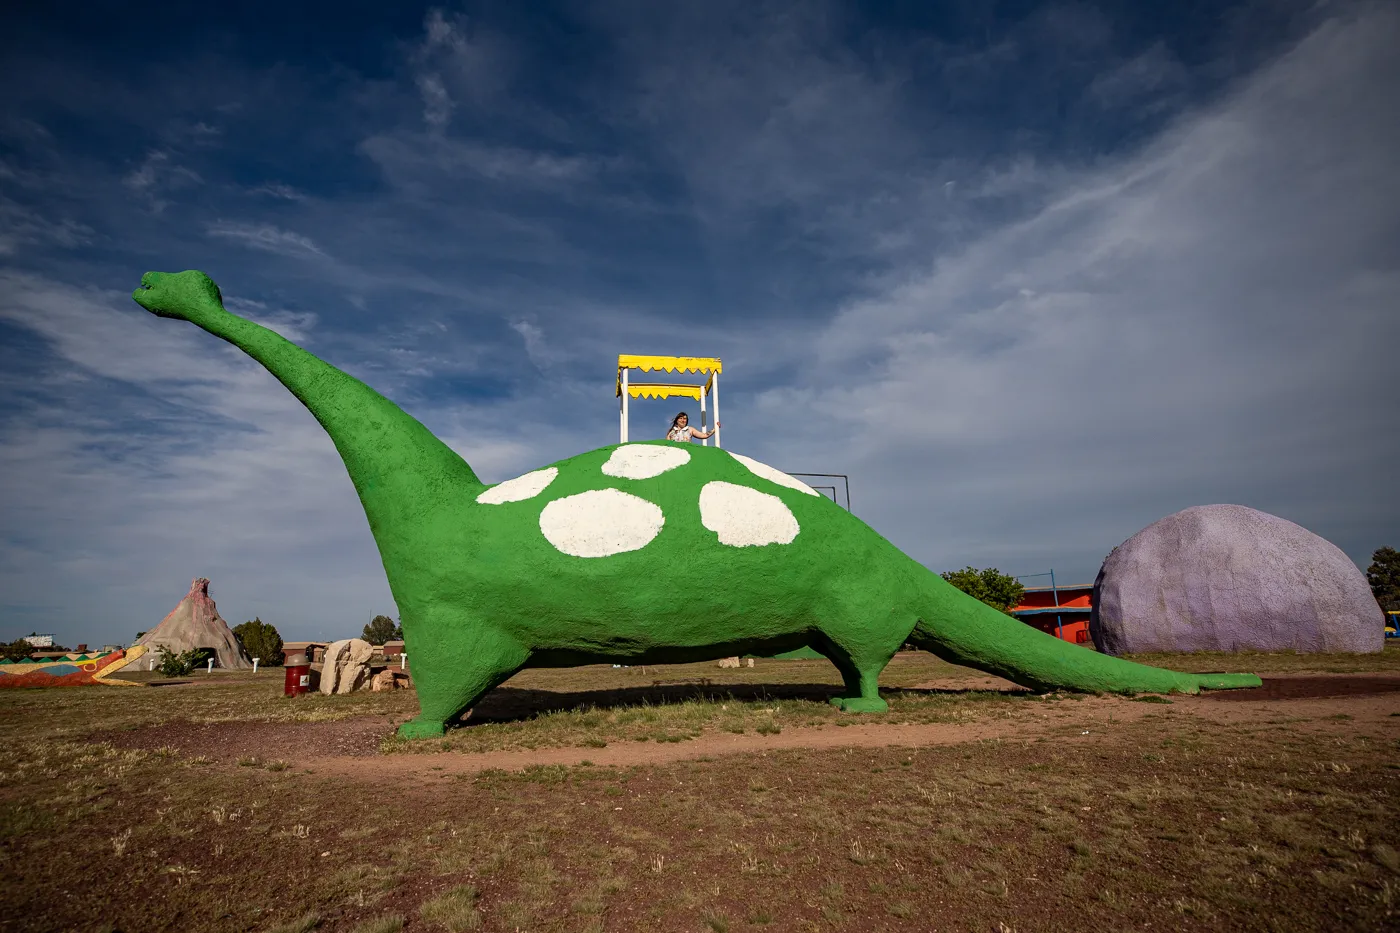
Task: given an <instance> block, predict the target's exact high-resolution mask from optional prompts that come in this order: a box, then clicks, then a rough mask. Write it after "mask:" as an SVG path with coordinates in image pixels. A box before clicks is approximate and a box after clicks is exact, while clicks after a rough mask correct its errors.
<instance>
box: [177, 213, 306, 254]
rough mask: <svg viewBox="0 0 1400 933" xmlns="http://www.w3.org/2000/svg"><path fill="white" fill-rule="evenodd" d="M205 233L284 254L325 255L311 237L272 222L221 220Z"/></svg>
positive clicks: (254, 247)
mask: <svg viewBox="0 0 1400 933" xmlns="http://www.w3.org/2000/svg"><path fill="white" fill-rule="evenodd" d="M204 232H205V233H207V234H208V235H209V236H213V237H222V238H224V239H228V240H235V241H237V242H239V243H242V244H243V245H244V246H248V247H251V248H252V249H260V250H264V251H266V252H269V253H278V254H280V255H282V256H291V257H294V258H295V257H301V258H305V257H306V256H309V255H315V256H323V255H325V254H324V253H323V252H322V251H321V248H320V247H318V246H317V245H316V244H315V243H314V242H313V241H312V240H311V238H310V237H306V236H302V235H301V234H300V233H295V232H293V231H291V230H283V229H281V228H279V227H275V226H273V225H272V224H256V223H239V222H237V221H230V220H219V221H215V222H214V223H212V224H210V225H209V226H208V227H206V228H205V231H204Z"/></svg>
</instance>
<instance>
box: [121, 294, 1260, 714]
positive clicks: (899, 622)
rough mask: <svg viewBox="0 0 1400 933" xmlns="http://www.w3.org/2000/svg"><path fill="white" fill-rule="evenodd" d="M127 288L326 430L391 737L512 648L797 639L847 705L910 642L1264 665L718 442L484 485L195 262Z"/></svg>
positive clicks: (492, 678) (515, 664)
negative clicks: (277, 386)
mask: <svg viewBox="0 0 1400 933" xmlns="http://www.w3.org/2000/svg"><path fill="white" fill-rule="evenodd" d="M132 297H133V298H135V299H136V301H137V303H139V304H140V305H141V306H142V307H144V308H146V309H147V310H149V311H151V312H152V313H154V314H156V315H159V316H161V317H171V318H178V319H180V320H184V321H189V322H190V323H192V324H195V325H197V326H199V327H201V328H203V329H204V330H207V331H208V332H209V333H211V334H213V335H214V336H216V337H220V338H222V339H224V340H227V341H228V342H229V343H232V344H233V345H234V346H236V347H238V348H239V349H241V350H243V351H244V352H245V353H247V354H248V355H249V356H251V357H253V359H255V360H257V361H258V362H259V363H261V364H262V365H263V366H265V367H267V369H268V370H269V371H270V372H271V373H272V374H273V375H274V376H276V377H277V378H278V379H279V380H281V382H282V384H283V385H285V386H286V387H287V388H288V389H290V390H291V391H292V394H293V395H295V396H296V397H297V398H298V399H300V400H301V402H302V404H304V405H305V406H306V407H307V408H308V409H310V410H311V413H312V414H313V415H314V416H315V417H316V420H317V421H319V422H320V423H321V426H322V427H324V428H325V429H326V432H327V433H328V434H330V436H331V440H332V441H334V443H335V446H336V449H337V450H338V451H339V452H340V456H341V459H342V460H344V462H345V468H346V470H347V471H348V472H349V474H350V479H351V482H353V483H354V484H355V490H356V492H358V493H359V495H360V502H361V503H363V505H364V509H365V514H366V516H367V517H368V518H369V525H370V529H371V531H373V533H374V538H375V541H376V542H377V543H378V545H379V554H380V557H381V559H382V560H383V561H384V571H385V573H386V574H387V575H388V578H389V586H390V588H391V589H392V591H393V594H394V599H395V600H396V601H397V602H398V606H399V611H400V612H401V613H402V620H403V629H404V637H405V639H406V641H407V649H408V652H409V655H410V657H412V659H413V676H414V681H415V682H416V684H417V688H418V697H419V715H418V717H417V718H415V719H413V720H411V721H409V722H407V723H404V724H403V725H402V726H401V727H400V729H399V734H400V735H402V736H406V737H419V736H429V735H439V734H441V733H442V731H443V727H444V724H445V723H448V722H450V721H452V720H453V719H454V718H456V717H458V716H459V715H460V714H461V713H463V712H464V711H465V710H467V709H468V708H469V707H471V706H472V704H474V703H476V702H477V700H479V699H480V698H481V697H482V695H483V694H485V693H486V692H487V691H489V690H490V689H491V688H493V687H495V686H496V685H498V684H500V683H502V682H503V681H505V680H506V679H507V678H509V677H510V676H511V675H512V674H514V673H515V672H516V671H519V670H520V669H521V668H524V667H569V666H574V665H581V664H594V663H599V662H612V663H630V664H670V663H679V662H685V661H700V660H707V659H713V658H720V657H726V656H731V655H736V654H760V655H772V654H777V653H779V652H783V651H790V650H793V649H797V648H800V647H802V646H804V645H805V646H810V647H812V648H814V649H815V650H817V651H819V652H821V653H822V654H823V655H825V656H826V657H827V658H829V659H830V660H831V661H832V663H833V664H835V665H836V667H837V668H838V669H839V670H840V672H841V676H842V678H843V680H844V681H845V690H844V692H843V694H842V696H840V697H838V698H835V699H833V700H832V702H833V703H835V704H837V705H838V706H840V708H841V709H843V710H850V711H857V712H883V711H884V710H885V709H886V704H885V701H884V700H883V699H881V698H880V694H879V690H878V678H879V675H880V671H881V670H883V669H884V667H885V665H886V664H888V663H889V660H890V658H891V657H893V656H894V653H895V652H896V651H898V650H899V648H900V647H901V646H902V645H904V644H905V643H906V642H910V643H913V644H915V645H917V646H919V647H920V648H924V649H926V650H928V651H931V652H933V653H934V654H936V655H938V656H939V657H941V658H944V659H945V660H948V661H951V662H953V663H956V664H965V665H968V666H970V667H975V668H979V669H981V670H984V671H987V672H989V673H992V674H996V675H999V676H1002V677H1005V678H1007V679H1008V680H1011V681H1014V682H1016V683H1018V684H1022V685H1024V686H1027V687H1031V688H1033V689H1037V690H1046V689H1066V690H1078V691H1113V692H1161V693H1168V692H1173V691H1179V692H1186V693H1194V692H1196V691H1198V690H1200V689H1201V688H1202V687H1206V688H1216V689H1218V688H1227V687H1253V686H1258V685H1259V683H1260V681H1259V678H1257V677H1255V676H1253V675H1251V674H1182V673H1177V672H1175V671H1169V670H1163V669H1161V668H1155V667H1147V666H1145V665H1141V664H1134V663H1131V662H1129V661H1123V660H1120V659H1118V658H1112V657H1109V656H1107V655H1102V654H1098V653H1096V652H1094V651H1090V650H1088V649H1085V648H1081V647H1079V646H1077V645H1072V644H1068V643H1066V642H1064V641H1061V640H1059V639H1057V638H1053V637H1051V636H1049V635H1045V634H1043V633H1041V632H1038V631H1036V630H1035V629H1033V628H1031V627H1030V626H1027V625H1024V624H1022V623H1020V622H1017V621H1016V620H1014V619H1012V618H1010V617H1008V616H1006V615H1004V614H1002V613H1000V612H998V611H997V610H995V609H992V608H991V607H989V606H987V605H984V604H983V603H981V602H979V601H977V600H975V599H972V598H971V597H969V596H966V595H964V594H963V593H961V592H959V591H958V590H956V589H954V588H953V587H952V586H951V585H949V584H948V583H947V582H946V581H944V580H943V579H942V578H941V577H939V576H938V574H935V573H932V572H930V571H929V570H927V569H926V568H924V567H923V566H922V565H920V564H918V563H917V562H915V561H914V560H912V559H911V558H909V557H908V556H906V555H905V554H904V553H903V552H901V551H900V550H899V549H898V548H896V547H895V546H894V545H892V544H890V543H889V542H888V541H886V540H885V539H884V538H882V537H881V536H880V535H879V534H877V533H876V532H875V531H873V530H872V529H871V528H870V527H869V526H867V525H866V524H865V523H864V522H862V521H860V520H859V519H857V518H856V517H855V516H853V515H851V514H850V513H848V512H846V511H845V510H843V509H842V508H840V507H839V506H837V505H836V504H835V503H833V502H832V501H830V500H829V499H827V498H826V497H824V496H821V495H818V494H817V493H816V492H815V491H814V490H812V489H811V488H809V487H807V486H806V485H804V484H803V483H801V482H799V481H797V480H795V479H793V478H792V477H790V476H788V475H786V474H784V473H781V472H779V471H778V470H775V469H773V468H772V467H769V466H765V465H764V464H761V463H759V462H757V461H755V460H750V459H749V458H747V457H743V456H740V455H738V454H734V453H731V452H729V451H727V450H721V449H719V448H717V447H692V446H689V445H685V444H678V443H672V442H668V441H654V442H644V443H633V444H621V445H614V446H611V447H603V448H600V449H598V450H594V451H590V452H588V453H585V454H580V455H579V456H577V457H571V458H570V459H568V460H561V461H560V462H558V463H555V464H553V465H551V466H548V467H545V468H543V469H540V470H535V471H534V472H531V473H526V474H525V475H523V476H519V477H516V478H515V479H512V480H508V481H506V482H504V483H500V484H499V485H496V486H487V485H485V484H483V483H482V482H481V481H480V480H479V479H477V477H476V474H475V473H473V472H472V469H471V467H469V466H468V465H467V464H466V462H465V461H463V460H462V458H461V457H460V456H458V455H457V454H456V453H455V452H454V451H452V450H451V449H450V448H448V446H447V445H446V444H444V443H442V441H440V440H438V439H437V438H436V437H434V436H433V435H432V433H430V432H429V431H428V429H427V428H425V427H423V425H421V424H419V423H418V422H417V421H415V420H414V419H413V418H411V417H409V416H408V415H407V414H405V413H404V412H403V411H402V410H400V409H399V408H398V406H396V405H394V403H392V402H390V401H389V400H388V399H386V398H384V397H383V396H382V395H380V394H379V393H377V392H375V391H374V390H373V389H371V388H369V387H368V386H366V385H365V384H364V383H362V382H360V381H359V380H357V379H354V378H352V377H350V376H349V375H347V374H345V373H343V372H341V371H340V370H338V369H336V368H335V367H334V366H331V365H330V364H328V363H325V362H324V361H322V360H320V359H318V358H316V357H315V356H312V355H311V354H310V353H307V352H306V351H305V350H303V349H301V348H300V347H298V346H296V345H295V344H292V343H290V342H289V341H287V340H284V339H283V338H282V337H280V336H278V335H277V334H275V333H273V332H272V331H270V330H268V329H266V328H264V327H261V326H259V325H257V324H254V323H253V322H251V321H247V320H244V319H243V318H240V317H238V316H236V315H233V314H230V313H229V312H227V311H225V310H224V307H223V299H222V296H221V295H220V293H219V289H218V287H217V286H216V285H215V284H214V283H213V282H212V281H211V280H210V279H209V277H208V276H206V275H204V274H203V273H202V272H195V271H188V272H180V273H160V272H149V273H147V274H146V275H145V276H143V277H142V279H141V288H139V289H138V290H137V291H136V292H135V293H134V294H133V296H132ZM681 580H686V581H688V582H687V583H686V584H685V585H682V584H681V582H680V581H681ZM697 581H698V582H697Z"/></svg>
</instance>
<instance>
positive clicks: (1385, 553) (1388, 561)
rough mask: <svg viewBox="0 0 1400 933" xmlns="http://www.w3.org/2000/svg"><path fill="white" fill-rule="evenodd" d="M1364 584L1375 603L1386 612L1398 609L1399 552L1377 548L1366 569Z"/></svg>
mask: <svg viewBox="0 0 1400 933" xmlns="http://www.w3.org/2000/svg"><path fill="white" fill-rule="evenodd" d="M1366 582H1367V583H1369V584H1371V592H1372V594H1374V595H1375V597H1376V602H1378V603H1380V604H1381V608H1382V609H1384V610H1386V611H1387V612H1391V611H1393V610H1396V609H1400V551H1397V550H1395V548H1393V547H1378V548H1376V550H1375V552H1374V553H1373V554H1372V555H1371V566H1370V567H1367V568H1366Z"/></svg>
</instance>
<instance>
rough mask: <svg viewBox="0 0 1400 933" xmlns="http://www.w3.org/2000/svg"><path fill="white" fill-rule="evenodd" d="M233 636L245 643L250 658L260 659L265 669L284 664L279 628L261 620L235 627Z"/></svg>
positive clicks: (256, 619) (244, 646)
mask: <svg viewBox="0 0 1400 933" xmlns="http://www.w3.org/2000/svg"><path fill="white" fill-rule="evenodd" d="M233 635H234V637H235V638H237V639H238V640H239V641H240V642H242V643H243V648H244V650H246V651H247V652H248V657H250V658H260V659H261V663H262V666H263V667H272V666H274V665H280V664H281V663H282V636H281V635H280V634H279V633H278V631H277V628H276V627H275V626H274V625H272V624H271V623H269V622H264V621H263V620H262V619H260V618H254V619H253V620H252V621H249V622H244V623H242V624H240V625H235V626H234V627H233Z"/></svg>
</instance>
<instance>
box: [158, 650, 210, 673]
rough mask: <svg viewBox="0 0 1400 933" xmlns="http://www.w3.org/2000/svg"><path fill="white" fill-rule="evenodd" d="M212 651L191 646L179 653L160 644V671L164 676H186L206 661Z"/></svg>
mask: <svg viewBox="0 0 1400 933" xmlns="http://www.w3.org/2000/svg"><path fill="white" fill-rule="evenodd" d="M213 653H214V652H212V651H210V650H209V649H208V648H191V649H189V650H188V651H181V652H180V653H179V654H176V653H175V652H173V651H171V650H170V649H169V648H167V647H165V646H164V645H161V646H160V672H161V673H162V674H164V675H165V676H166V677H188V676H189V675H190V674H192V673H194V669H195V668H196V667H199V666H200V665H201V664H203V663H204V662H205V661H207V660H208V659H209V658H210V657H211V656H212V655H213Z"/></svg>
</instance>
